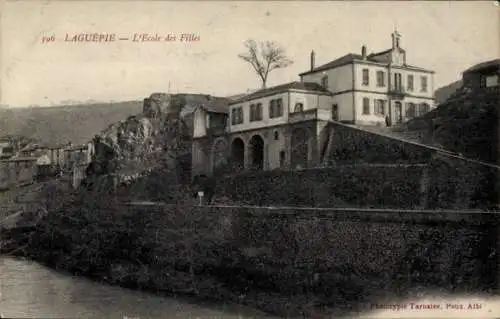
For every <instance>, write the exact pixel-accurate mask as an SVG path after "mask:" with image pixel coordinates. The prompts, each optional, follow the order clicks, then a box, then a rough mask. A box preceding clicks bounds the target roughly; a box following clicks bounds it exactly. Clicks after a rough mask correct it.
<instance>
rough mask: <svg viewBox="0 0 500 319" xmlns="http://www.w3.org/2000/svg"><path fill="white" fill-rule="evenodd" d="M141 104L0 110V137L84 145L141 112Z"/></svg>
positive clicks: (115, 103)
mask: <svg viewBox="0 0 500 319" xmlns="http://www.w3.org/2000/svg"><path fill="white" fill-rule="evenodd" d="M142 103H143V101H129V102H113V103H98V104H97V103H96V104H84V105H67V106H57V107H36V108H0V136H4V135H23V136H26V137H28V138H36V139H37V140H39V141H41V142H43V143H48V144H61V143H67V142H69V141H71V142H72V143H73V144H81V143H85V142H87V141H89V140H91V139H92V137H93V136H94V135H95V134H98V133H99V132H100V131H101V130H103V129H105V128H106V127H107V126H109V125H110V124H112V123H115V122H118V121H121V120H124V119H126V118H127V117H129V116H131V115H135V114H138V113H141V112H142Z"/></svg>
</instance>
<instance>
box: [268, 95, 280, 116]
mask: <svg viewBox="0 0 500 319" xmlns="http://www.w3.org/2000/svg"><path fill="white" fill-rule="evenodd" d="M281 116H283V100H282V99H276V100H271V101H270V102H269V118H275V117H281Z"/></svg>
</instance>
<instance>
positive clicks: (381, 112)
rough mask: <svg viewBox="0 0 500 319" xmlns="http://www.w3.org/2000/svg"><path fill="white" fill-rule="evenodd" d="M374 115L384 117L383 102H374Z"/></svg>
mask: <svg viewBox="0 0 500 319" xmlns="http://www.w3.org/2000/svg"><path fill="white" fill-rule="evenodd" d="M375 114H377V115H385V100H375Z"/></svg>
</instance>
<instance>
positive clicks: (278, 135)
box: [274, 131, 280, 141]
mask: <svg viewBox="0 0 500 319" xmlns="http://www.w3.org/2000/svg"><path fill="white" fill-rule="evenodd" d="M279 139H280V134H279V133H278V131H274V140H275V141H277V140H279Z"/></svg>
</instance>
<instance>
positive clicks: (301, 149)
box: [291, 128, 309, 169]
mask: <svg viewBox="0 0 500 319" xmlns="http://www.w3.org/2000/svg"><path fill="white" fill-rule="evenodd" d="M308 144H309V143H308V136H307V132H306V130H304V129H302V128H296V129H294V130H293V131H292V141H291V148H292V152H291V153H292V154H291V155H292V156H291V164H292V168H294V169H295V168H304V167H307V155H308V151H309V145H308Z"/></svg>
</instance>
